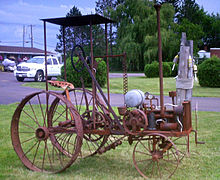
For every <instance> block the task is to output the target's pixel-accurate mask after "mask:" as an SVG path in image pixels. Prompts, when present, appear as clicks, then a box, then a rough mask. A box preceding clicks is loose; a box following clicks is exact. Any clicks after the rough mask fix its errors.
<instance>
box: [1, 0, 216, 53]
mask: <svg viewBox="0 0 220 180" xmlns="http://www.w3.org/2000/svg"><path fill="white" fill-rule="evenodd" d="M95 1H96V0H0V7H1V9H0V17H1V18H0V45H9V46H23V27H25V47H31V43H30V42H31V38H30V37H31V26H30V25H32V30H33V39H34V47H36V48H39V49H44V46H43V42H44V40H43V21H41V20H40V19H45V18H55V17H64V16H66V14H67V13H68V12H69V10H70V9H71V8H72V7H73V6H76V7H77V8H78V9H79V10H80V11H81V13H82V14H83V15H87V14H94V13H95V5H96V3H95ZM196 3H198V4H199V6H201V7H203V8H204V10H205V11H207V12H208V13H212V12H213V13H215V14H216V13H219V14H220V0H196ZM57 34H59V26H57V25H53V24H50V23H47V46H48V47H47V49H48V50H49V51H52V52H54V49H55V47H56V43H57V38H56V35H57Z"/></svg>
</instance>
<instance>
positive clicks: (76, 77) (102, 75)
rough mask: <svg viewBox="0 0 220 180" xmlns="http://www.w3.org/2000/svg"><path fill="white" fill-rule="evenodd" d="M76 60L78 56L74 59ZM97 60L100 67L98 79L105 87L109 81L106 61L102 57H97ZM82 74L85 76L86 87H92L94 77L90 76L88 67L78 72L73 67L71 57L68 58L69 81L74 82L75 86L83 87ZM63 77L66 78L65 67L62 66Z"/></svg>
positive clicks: (98, 68) (67, 73) (67, 74)
mask: <svg viewBox="0 0 220 180" xmlns="http://www.w3.org/2000/svg"><path fill="white" fill-rule="evenodd" d="M76 60H77V58H74V61H76ZM96 61H97V62H98V67H97V71H96V80H97V81H98V83H99V85H100V86H101V87H103V86H105V84H106V81H107V77H106V76H107V75H106V74H107V71H106V63H105V61H103V60H102V59H100V58H97V59H96ZM79 64H80V63H79ZM79 64H78V65H79ZM79 69H80V68H79ZM81 76H82V77H83V80H84V84H85V87H92V78H91V77H90V75H89V73H88V71H87V69H86V67H85V68H84V69H83V70H82V71H81V72H77V71H75V69H73V67H72V64H71V60H70V58H67V59H66V77H67V81H68V82H70V83H72V84H73V85H74V86H75V87H82V83H81V81H80V77H81ZM61 77H62V78H63V79H64V67H62V69H61Z"/></svg>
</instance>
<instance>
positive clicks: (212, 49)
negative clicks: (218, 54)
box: [210, 48, 220, 51]
mask: <svg viewBox="0 0 220 180" xmlns="http://www.w3.org/2000/svg"><path fill="white" fill-rule="evenodd" d="M211 50H220V48H210V51H211Z"/></svg>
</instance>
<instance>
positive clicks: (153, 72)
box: [144, 61, 159, 78]
mask: <svg viewBox="0 0 220 180" xmlns="http://www.w3.org/2000/svg"><path fill="white" fill-rule="evenodd" d="M144 74H145V76H146V77H148V78H152V77H158V76H159V63H158V62H156V61H153V62H152V63H151V64H146V65H145V67H144Z"/></svg>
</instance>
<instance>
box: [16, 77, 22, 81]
mask: <svg viewBox="0 0 220 180" xmlns="http://www.w3.org/2000/svg"><path fill="white" fill-rule="evenodd" d="M16 79H17V81H19V82H23V81H24V78H23V77H17V76H16Z"/></svg>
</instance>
